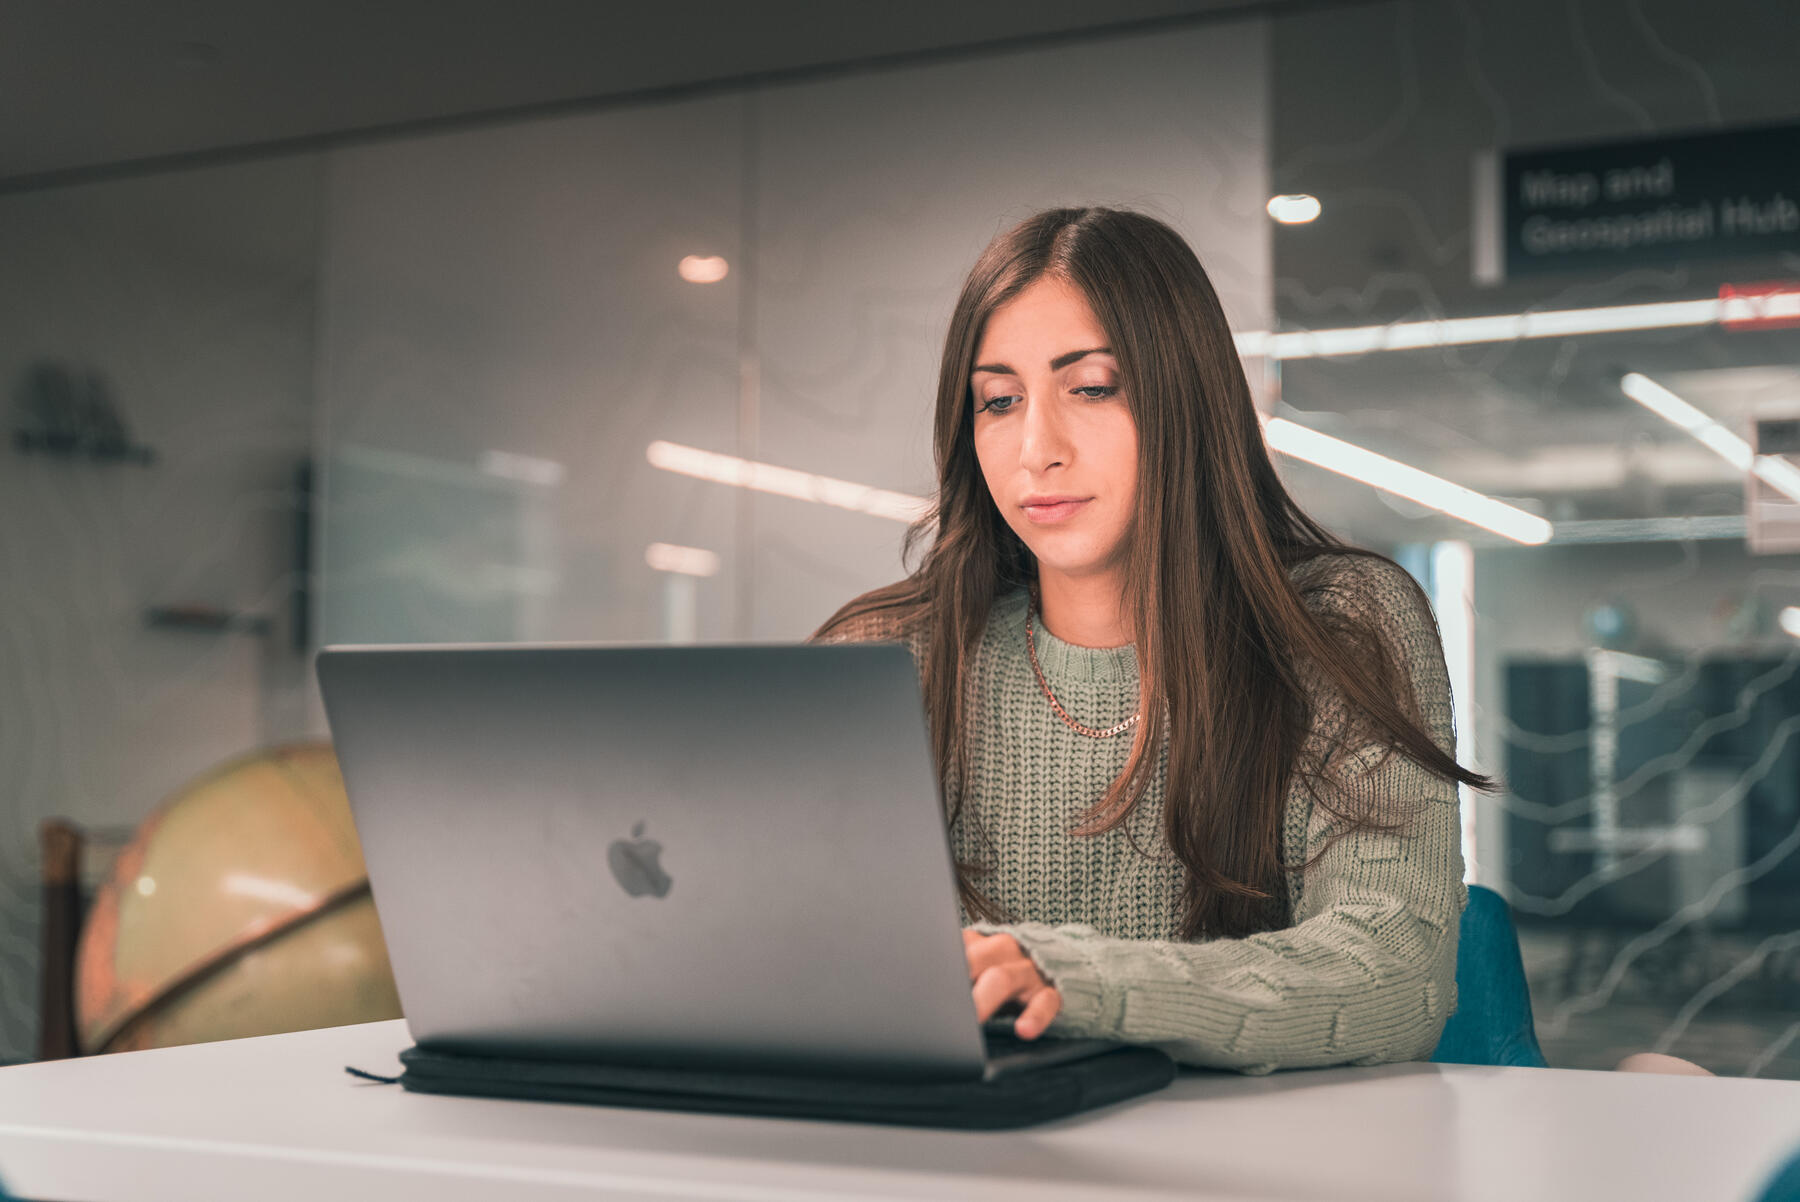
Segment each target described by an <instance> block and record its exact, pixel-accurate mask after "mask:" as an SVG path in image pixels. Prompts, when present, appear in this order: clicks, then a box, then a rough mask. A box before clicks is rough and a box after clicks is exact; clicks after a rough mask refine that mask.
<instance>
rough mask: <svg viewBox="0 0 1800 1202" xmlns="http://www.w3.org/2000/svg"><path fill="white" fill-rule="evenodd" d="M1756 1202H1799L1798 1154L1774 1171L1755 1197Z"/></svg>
mask: <svg viewBox="0 0 1800 1202" xmlns="http://www.w3.org/2000/svg"><path fill="white" fill-rule="evenodd" d="M1756 1202H1800V1152H1795V1153H1794V1155H1793V1156H1792V1157H1791V1158H1789V1160H1788V1162H1787V1163H1786V1164H1784V1165H1782V1166H1781V1168H1779V1169H1777V1170H1776V1172H1775V1175H1774V1176H1773V1177H1771V1178H1770V1179H1769V1183H1768V1184H1767V1185H1765V1186H1763V1189H1762V1193H1760V1194H1758V1195H1756Z"/></svg>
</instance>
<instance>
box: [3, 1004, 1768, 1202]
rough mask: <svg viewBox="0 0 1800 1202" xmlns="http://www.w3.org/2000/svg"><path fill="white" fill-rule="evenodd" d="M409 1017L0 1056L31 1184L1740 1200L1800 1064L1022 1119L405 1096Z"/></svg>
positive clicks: (1257, 1094) (1225, 1082) (8, 1152)
mask: <svg viewBox="0 0 1800 1202" xmlns="http://www.w3.org/2000/svg"><path fill="white" fill-rule="evenodd" d="M408 1042H409V1040H408V1036H407V1033H406V1026H405V1023H404V1022H403V1021H400V1020H395V1021H393V1022H385V1023H369V1024H367V1025H364V1026H354V1027H335V1028H329V1029H326V1030H322V1031H306V1032H301V1033H298V1034H293V1035H275V1036H269V1037H267V1038H262V1039H243V1040H236V1041H233V1042H229V1043H214V1044H202V1045H198V1046H194V1047H186V1048H168V1049H164V1050H159V1051H150V1052H130V1053H123V1054H119V1055H113V1056H102V1057H96V1058H93V1059H88V1060H69V1061H60V1062H54V1063H48V1064H28V1065H20V1066H17V1067H13V1068H7V1069H0V1177H3V1178H4V1180H5V1181H6V1182H7V1184H8V1186H9V1188H11V1189H12V1190H14V1191H15V1192H16V1193H19V1194H21V1195H22V1196H24V1197H27V1198H33V1199H44V1200H46V1202H48V1200H58V1202H61V1200H64V1199H78V1200H80V1202H161V1200H164V1199H168V1200H174V1199H181V1200H183V1202H187V1200H189V1199H205V1198H233V1199H239V1198H251V1197H253V1198H256V1199H258V1200H259V1202H285V1200H287V1199H293V1200H295V1202H299V1200H302V1199H304V1200H305V1202H316V1199H319V1198H326V1197H329V1198H334V1199H346V1200H353V1199H382V1200H384V1202H391V1200H397V1199H407V1198H433V1199H444V1200H448V1202H460V1200H462V1199H477V1198H480V1199H490V1198H500V1197H504V1198H509V1199H515V1198H516V1199H531V1200H536V1199H572V1198H606V1199H623V1198H657V1199H671V1198H673V1199H690V1198H691V1199H726V1198H744V1199H756V1200H758V1202H774V1200H775V1199H783V1200H786V1199H801V1200H822V1199H827V1198H830V1199H842V1198H880V1199H890V1198H892V1199H901V1198H905V1199H919V1198H929V1199H933V1200H936V1202H943V1200H947V1199H952V1198H972V1197H980V1198H984V1199H988V1198H994V1199H1015V1198H1016V1199H1025V1198H1030V1199H1033V1200H1034V1202H1042V1200H1047V1199H1058V1200H1060V1199H1076V1198H1081V1199H1106V1198H1117V1199H1124V1198H1131V1199H1138V1200H1140V1202H1141V1200H1146V1199H1158V1198H1178V1197H1179V1198H1186V1199H1193V1198H1208V1199H1233V1200H1245V1202H1249V1200H1252V1199H1254V1200H1256V1202H1270V1200H1273V1199H1331V1200H1333V1202H1355V1200H1360V1199H1371V1200H1374V1199H1379V1200H1380V1202H1406V1200H1410V1199H1432V1200H1433V1202H1437V1200H1441V1199H1530V1200H1532V1202H1557V1200H1559V1199H1582V1200H1584V1202H1585V1200H1588V1199H1603V1198H1629V1199H1632V1202H1656V1200H1659V1199H1669V1200H1671V1202H1673V1200H1677V1199H1678V1200H1680V1202H1696V1200H1707V1202H1711V1200H1714V1199H1718V1200H1731V1199H1744V1198H1748V1197H1750V1196H1751V1195H1752V1194H1753V1193H1754V1192H1755V1190H1756V1189H1757V1188H1758V1187H1759V1186H1760V1184H1761V1183H1762V1181H1763V1180H1764V1179H1765V1178H1766V1177H1767V1176H1768V1175H1769V1173H1770V1172H1771V1171H1772V1170H1773V1168H1774V1166H1775V1165H1776V1164H1777V1163H1778V1162H1779V1161H1780V1160H1781V1159H1782V1158H1783V1157H1784V1156H1785V1155H1786V1154H1787V1153H1788V1152H1790V1151H1791V1150H1792V1149H1793V1148H1794V1147H1795V1146H1796V1145H1797V1144H1800V1083H1793V1082H1784V1081H1756V1080H1739V1079H1731V1078H1706V1077H1659V1076H1650V1075H1644V1074H1635V1073H1599V1072H1578V1071H1572V1070H1561V1069H1517V1068H1473V1067H1466V1066H1452V1065H1431V1064H1402V1065H1386V1066H1383V1067H1379V1068H1363V1069H1324V1070H1315V1071H1309V1072H1290V1073H1277V1074H1275V1075H1273V1076H1270V1077H1261V1078H1257V1077H1241V1076H1237V1075H1233V1074H1222V1073H1198V1072H1193V1073H1184V1074H1183V1075H1182V1076H1181V1077H1180V1078H1179V1079H1178V1080H1177V1081H1176V1082H1175V1083H1174V1084H1173V1085H1171V1086H1170V1087H1169V1088H1168V1089H1166V1090H1163V1091H1162V1092H1160V1093H1157V1094H1154V1095H1151V1096H1149V1097H1147V1098H1141V1099H1136V1100H1133V1101H1131V1102H1126V1103H1123V1104H1121V1105H1118V1106H1113V1107H1110V1108H1108V1109H1105V1110H1101V1111H1094V1112H1090V1113H1089V1114H1086V1115H1081V1116H1077V1117H1074V1118H1070V1119H1064V1120H1061V1121H1058V1122H1055V1123H1051V1124H1047V1125H1044V1126H1040V1127H1035V1128H1028V1129H1026V1130H1023V1131H1016V1132H994V1133H969V1132H944V1131H921V1130H914V1129H908V1128H898V1127H876V1126H864V1125H854V1124H843V1123H820V1122H797V1121H784V1120H774V1119H750V1118H726V1117H717V1116H710V1115H692V1114H679V1113H670V1112H660V1111H634V1110H615V1109H610V1108H603V1107H593V1106H573V1105H555V1104H549V1103H534V1102H505V1101H491V1100H483V1099H474V1098H451V1097H434V1096H430V1095H422V1094H409V1093H406V1092H404V1091H403V1090H402V1089H400V1087H399V1086H395V1085H380V1084H369V1083H362V1082H358V1081H356V1080H355V1079H353V1078H351V1077H350V1076H349V1075H348V1074H346V1073H345V1072H344V1069H343V1066H344V1065H346V1064H354V1065H356V1066H358V1067H360V1068H366V1069H369V1070H372V1071H375V1072H381V1073H394V1072H397V1071H398V1062H397V1061H396V1060H395V1056H396V1054H397V1053H398V1051H399V1050H400V1049H401V1048H402V1047H404V1046H406V1044H407V1043H408Z"/></svg>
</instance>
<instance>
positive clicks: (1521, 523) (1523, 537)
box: [1263, 417, 1554, 546]
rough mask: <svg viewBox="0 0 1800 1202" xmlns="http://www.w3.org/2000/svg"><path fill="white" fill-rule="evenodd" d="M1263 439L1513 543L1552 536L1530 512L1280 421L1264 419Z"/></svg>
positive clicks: (1272, 447)
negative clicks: (1491, 532) (1489, 531)
mask: <svg viewBox="0 0 1800 1202" xmlns="http://www.w3.org/2000/svg"><path fill="white" fill-rule="evenodd" d="M1263 436H1264V437H1265V438H1266V439H1267V441H1268V444H1269V449H1270V450H1272V451H1278V452H1280V453H1281V454H1283V455H1286V456H1288V457H1290V458H1292V459H1302V460H1305V461H1306V462H1307V463H1311V464H1314V465H1316V466H1318V467H1322V468H1324V469H1326V470H1327V471H1332V472H1337V473H1338V474H1339V475H1342V476H1348V477H1350V478H1351V479H1352V480H1361V481H1362V482H1363V483H1364V484H1371V485H1373V486H1374V487H1376V488H1379V489H1381V490H1383V491H1384V492H1391V493H1393V494H1395V495H1396V496H1401V497H1405V498H1407V499H1408V500H1412V501H1417V502H1418V503H1419V504H1421V505H1426V506H1429V507H1430V508H1432V509H1436V510H1438V511H1439V512H1441V513H1447V514H1449V515H1450V516H1451V517H1453V518H1456V519H1458V520H1460V521H1464V522H1468V523H1469V524H1470V525H1472V526H1480V527H1481V528H1482V529H1483V530H1492V531H1493V532H1494V533H1495V534H1499V535H1502V536H1504V537H1506V538H1510V539H1512V540H1513V541H1515V542H1521V543H1526V544H1529V545H1532V546H1535V545H1537V544H1538V543H1543V542H1548V541H1549V540H1550V535H1551V534H1552V533H1553V532H1554V527H1552V526H1551V525H1550V523H1549V522H1547V521H1545V520H1544V519H1543V518H1541V517H1538V516H1537V515H1536V514H1534V513H1526V512H1525V511H1524V510H1523V509H1519V508H1517V507H1516V506H1513V505H1508V504H1506V503H1505V502H1504V501H1496V500H1494V499H1493V498H1492V497H1486V496H1483V495H1482V494H1480V493H1478V492H1476V491H1475V490H1474V489H1470V488H1464V487H1463V486H1462V485H1460V484H1452V483H1450V481H1448V480H1445V479H1443V478H1442V477H1439V476H1434V475H1432V474H1431V473H1430V472H1424V471H1420V470H1419V469H1418V468H1416V467H1411V466H1409V465H1407V464H1404V463H1401V462H1399V461H1398V460H1394V459H1389V458H1388V457H1387V456H1385V455H1377V454H1376V453H1375V452H1374V451H1370V450H1365V449H1364V448H1362V447H1359V446H1356V445H1355V444H1354V443H1348V442H1345V441H1343V440H1342V439H1340V438H1333V437H1331V436H1330V435H1329V434H1321V433H1319V432H1318V431H1317V430H1312V429H1308V428H1307V427H1306V426H1302V425H1298V424H1296V423H1294V422H1290V421H1288V420H1287V419H1285V418H1280V417H1272V418H1270V419H1269V420H1268V422H1267V424H1265V425H1264V426H1263Z"/></svg>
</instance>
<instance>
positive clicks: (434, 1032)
mask: <svg viewBox="0 0 1800 1202" xmlns="http://www.w3.org/2000/svg"><path fill="white" fill-rule="evenodd" d="M318 674H319V683H320V687H321V688H322V690H323V693H324V700H325V708H326V713H327V716H328V718H329V720H330V724H331V732H332V737H333V740H334V742H335V744H336V748H337V754H338V759H339V763H340V765H341V767H342V769H343V773H344V783H345V786H346V788H347V790H348V792H349V797H350V806H351V810H352V813H353V815H354V817H355V820H356V828H357V831H358V833H359V834H360V836H361V838H362V846H363V854H364V857H365V859H366V860H367V863H368V870H369V879H370V884H371V887H372V889H373V892H374V899H375V906H376V909H377V912H378V913H379V915H380V918H381V926H382V930H383V932H384V934H385V936H386V939H387V946H388V954H389V956H390V958H391V960H392V962H393V967H394V978H395V982H396V984H397V985H398V987H399V991H400V1000H401V1005H402V1007H403V1008H404V1010H405V1013H406V1019H407V1023H408V1025H409V1026H410V1028H411V1031H412V1036H413V1038H414V1040H415V1041H417V1042H418V1043H420V1044H421V1045H423V1046H429V1047H434V1048H439V1049H444V1050H452V1051H473V1052H487V1053H495V1054H508V1055H519V1056H533V1057H555V1058H575V1059H589V1060H605V1061H611V1062H616V1063H628V1064H633V1063H635V1064H656V1065H686V1066H702V1067H710V1068H745V1069H764V1070H775V1071H799V1072H831V1073H846V1074H850V1073H854V1074H861V1075H871V1076H891V1077H921V1078H931V1077H935V1078H941V1079H955V1078H964V1079H972V1078H979V1077H986V1078H989V1079H991V1078H993V1077H996V1076H999V1075H1001V1074H1003V1073H1007V1072H1012V1071H1017V1070H1020V1069H1024V1068H1029V1067H1038V1066H1042V1065H1045V1064H1049V1063H1060V1062H1063V1061H1067V1060H1071V1059H1078V1058H1081V1057H1083V1056H1088V1055H1093V1054H1095V1053H1096V1052H1100V1051H1104V1050H1106V1049H1108V1048H1110V1047H1113V1046H1116V1045H1114V1044H1111V1043H1109V1042H1105V1041H1099V1040H1054V1039H1038V1040H1032V1041H1022V1040H1017V1039H1007V1038H1006V1037H1005V1035H1004V1033H1003V1031H1002V1032H998V1033H997V1031H996V1030H994V1029H990V1030H988V1031H984V1030H983V1029H982V1027H981V1025H980V1024H978V1023H977V1021H976V1019H975V1010H974V1005H973V1003H972V1001H971V999H970V995H969V989H970V985H969V976H968V968H967V961H966V959H965V957H964V953H963V945H962V938H961V934H960V929H959V927H960V919H959V915H958V910H957V905H956V893H955V886H954V878H953V874H952V868H951V860H950V849H949V843H948V840H947V838H946V835H945V831H944V820H943V812H942V808H941V802H940V794H939V790H938V787H937V783H936V779H935V777H936V773H935V771H934V769H933V766H932V761H931V755H930V751H929V748H928V746H927V742H926V733H925V721H924V714H923V707H922V704H921V699H920V693H919V685H918V678H917V673H916V669H915V668H914V666H913V660H912V657H911V656H910V655H909V654H908V652H907V651H906V649H905V648H904V647H902V646H900V645H898V644H855V645H822V646H821V645H802V646H793V645H761V646H698V647H697V646H684V647H668V646H589V645H570V644H561V645H516V644H515V645H504V646H405V647H330V648H327V649H326V650H324V651H323V652H321V653H320V655H319V657H318ZM1003 1025H1004V1024H999V1026H1003ZM991 1026H993V1025H991Z"/></svg>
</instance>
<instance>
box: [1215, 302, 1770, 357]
mask: <svg viewBox="0 0 1800 1202" xmlns="http://www.w3.org/2000/svg"><path fill="white" fill-rule="evenodd" d="M1792 318H1800V292H1781V293H1774V294H1772V295H1769V296H1765V297H1746V296H1736V297H1731V298H1728V299H1725V300H1719V299H1711V300H1693V301H1660V302H1657V303H1654V304H1646V305H1605V306H1601V307H1599V308H1594V309H1553V310H1549V311H1547V312H1541V313H1502V314H1498V315H1495V316H1491V317H1451V318H1445V319H1444V320H1442V321H1399V322H1394V323H1393V324H1391V325H1384V326H1350V327H1346V328H1343V329H1336V330H1295V331H1292V332H1289V333H1282V334H1277V333H1271V332H1269V331H1266V330H1254V331H1250V332H1248V333H1243V334H1239V335H1237V339H1236V341H1237V348H1238V353H1239V354H1240V355H1253V356H1254V355H1261V356H1266V357H1268V358H1271V359H1317V358H1321V357H1324V356H1328V355H1361V354H1367V353H1369V352H1371V351H1413V350H1420V349H1423V348H1427V347H1434V346H1462V345H1466V344H1469V343H1476V342H1515V341H1518V340H1519V339H1522V338H1560V337H1565V336H1568V335H1571V334H1610V333H1617V332H1620V331H1623V330H1663V329H1670V328H1673V327H1676V326H1703V325H1711V324H1712V323H1714V322H1721V321H1730V322H1744V321H1754V320H1757V319H1762V320H1770V321H1774V320H1782V319H1792Z"/></svg>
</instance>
